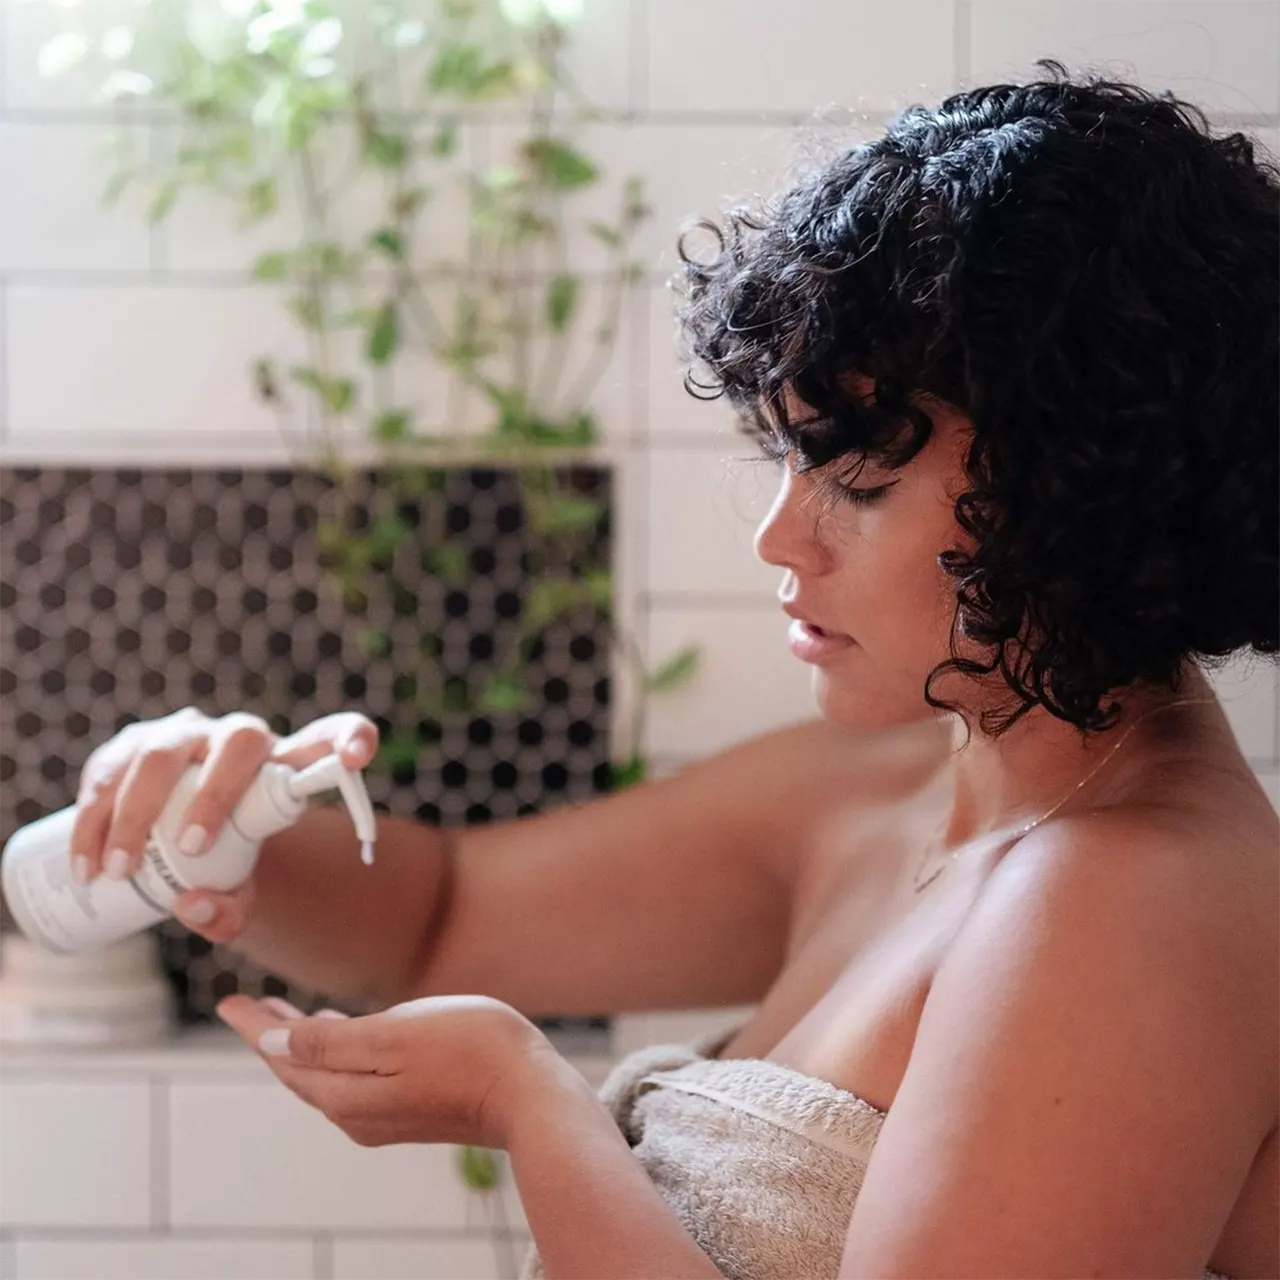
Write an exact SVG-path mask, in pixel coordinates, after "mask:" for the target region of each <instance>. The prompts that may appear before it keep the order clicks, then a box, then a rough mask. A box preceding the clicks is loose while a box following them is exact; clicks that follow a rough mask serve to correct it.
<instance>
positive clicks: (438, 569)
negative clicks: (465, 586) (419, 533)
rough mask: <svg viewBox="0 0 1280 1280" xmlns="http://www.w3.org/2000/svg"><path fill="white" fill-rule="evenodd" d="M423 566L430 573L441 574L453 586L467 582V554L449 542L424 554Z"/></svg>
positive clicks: (429, 549) (431, 548)
mask: <svg viewBox="0 0 1280 1280" xmlns="http://www.w3.org/2000/svg"><path fill="white" fill-rule="evenodd" d="M422 565H423V568H424V569H425V570H426V571H427V572H428V573H435V574H439V575H440V576H441V577H442V578H444V580H445V581H446V582H448V583H449V584H450V585H451V586H456V585H458V584H459V583H462V582H465V581H466V578H467V569H468V567H469V564H468V560H467V553H466V552H465V551H463V549H462V548H461V547H456V546H452V545H451V544H449V543H447V542H442V543H440V544H439V545H437V546H434V547H430V548H428V549H427V550H426V551H425V552H424V553H423V556H422Z"/></svg>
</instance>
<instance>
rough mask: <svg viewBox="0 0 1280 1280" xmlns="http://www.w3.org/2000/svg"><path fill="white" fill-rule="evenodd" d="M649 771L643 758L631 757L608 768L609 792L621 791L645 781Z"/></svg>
mask: <svg viewBox="0 0 1280 1280" xmlns="http://www.w3.org/2000/svg"><path fill="white" fill-rule="evenodd" d="M648 772H649V770H648V765H647V764H646V762H645V758H644V757H643V756H638V755H637V756H632V757H631V759H630V760H627V761H625V762H624V763H622V764H613V765H610V766H609V790H610V791H622V790H624V789H625V788H627V787H634V786H636V785H637V783H641V782H643V781H644V780H645V777H646V776H647V774H648Z"/></svg>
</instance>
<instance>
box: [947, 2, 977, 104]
mask: <svg viewBox="0 0 1280 1280" xmlns="http://www.w3.org/2000/svg"><path fill="white" fill-rule="evenodd" d="M953 4H954V10H953V12H952V22H953V23H954V26H953V28H952V36H953V40H954V44H953V46H952V57H953V58H954V59H955V67H954V80H953V84H954V85H955V87H956V89H957V90H959V89H965V88H968V87H969V80H970V77H971V76H972V74H973V7H972V5H971V4H970V0H953Z"/></svg>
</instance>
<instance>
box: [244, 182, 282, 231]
mask: <svg viewBox="0 0 1280 1280" xmlns="http://www.w3.org/2000/svg"><path fill="white" fill-rule="evenodd" d="M244 197H245V213H246V216H247V218H248V219H249V221H250V222H251V223H252V222H261V221H262V219H263V218H266V217H269V216H270V215H271V214H273V213H275V211H276V204H277V199H278V192H277V190H276V180H275V179H274V178H259V179H258V180H257V181H256V182H251V183H250V184H249V186H248V187H247V188H246V190H245V193H244Z"/></svg>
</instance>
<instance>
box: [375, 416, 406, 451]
mask: <svg viewBox="0 0 1280 1280" xmlns="http://www.w3.org/2000/svg"><path fill="white" fill-rule="evenodd" d="M373 434H374V436H375V437H377V439H379V440H382V441H384V442H386V443H390V442H392V441H395V440H403V439H404V438H405V436H407V435H408V434H409V411H408V410H407V409H391V410H389V411H388V412H387V413H384V414H383V415H382V416H381V417H380V418H379V419H378V420H377V421H376V422H375V423H374V424H373Z"/></svg>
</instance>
